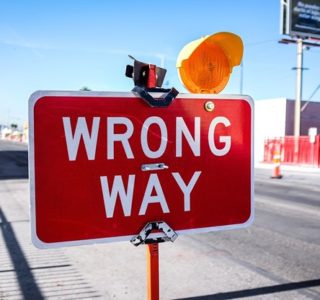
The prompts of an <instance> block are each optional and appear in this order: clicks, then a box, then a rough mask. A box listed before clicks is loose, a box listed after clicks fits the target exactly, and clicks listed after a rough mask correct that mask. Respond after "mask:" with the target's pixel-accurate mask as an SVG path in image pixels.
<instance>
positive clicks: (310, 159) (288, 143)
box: [264, 135, 320, 168]
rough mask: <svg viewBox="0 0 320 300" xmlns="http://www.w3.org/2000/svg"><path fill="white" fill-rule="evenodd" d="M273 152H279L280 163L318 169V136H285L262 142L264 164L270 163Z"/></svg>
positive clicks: (319, 155)
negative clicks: (311, 137) (312, 137)
mask: <svg viewBox="0 0 320 300" xmlns="http://www.w3.org/2000/svg"><path fill="white" fill-rule="evenodd" d="M275 152H280V161H281V163H286V164H297V165H308V166H312V167H317V168H320V135H317V136H316V137H315V138H314V139H310V137H309V136H300V137H298V138H297V139H296V138H295V137H294V136H285V137H279V138H267V139H265V141H264V162H267V163H272V162H273V157H274V154H275Z"/></svg>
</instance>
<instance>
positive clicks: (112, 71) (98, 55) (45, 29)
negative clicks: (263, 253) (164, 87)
mask: <svg viewBox="0 0 320 300" xmlns="http://www.w3.org/2000/svg"><path fill="white" fill-rule="evenodd" d="M279 16H280V3H279V1H278V0H268V1H257V0H242V1H236V0H224V1H221V0H183V1H178V0H176V1H173V0H171V1H169V0H165V1H120V0H118V1H115V0H114V1H113V0H109V1H107V0H105V1H103V0H100V1H99V0H91V1H89V0H68V1H67V0H64V1H62V0H54V1H53V0H47V1H40V0H38V1H35V0H2V1H0V86H1V89H0V124H7V123H13V122H16V123H20V124H21V123H22V122H23V121H26V120H27V111H28V98H29V96H30V94H31V93H32V92H34V91H36V90H79V89H80V88H81V87H83V86H88V87H89V88H91V89H92V90H98V91H129V90H131V89H132V81H131V80H130V79H129V78H126V77H125V76H124V71H125V66H126V65H127V64H129V63H131V60H130V59H129V58H128V56H127V55H128V54H131V55H133V56H134V57H136V58H137V59H139V60H142V61H146V62H149V63H154V64H157V65H161V64H163V65H164V67H165V68H167V70H168V71H167V76H166V80H168V81H169V85H170V86H174V87H176V88H177V89H178V90H179V91H180V92H186V90H185V89H184V88H183V86H182V85H181V83H180V82H179V79H178V73H177V70H176V67H175V64H176V58H177V56H178V54H179V52H180V50H181V49H182V47H183V46H184V45H185V44H186V43H188V42H190V41H192V40H194V39H197V38H199V37H201V36H204V35H207V34H212V33H216V32H219V31H230V32H233V33H236V34H238V35H239V36H240V37H241V38H242V39H243V42H244V59H243V93H244V94H247V95H250V96H252V97H253V98H254V99H255V100H259V99H264V98H276V97H289V98H294V97H295V76H296V74H295V71H293V70H291V69H292V67H295V66H296V46H295V45H283V44H279V43H278V41H279V39H280V38H281V36H280V30H279V28H280V25H279ZM304 66H305V67H307V68H309V70H307V71H305V72H304V82H303V98H304V99H307V98H309V96H310V95H311V94H312V92H313V91H314V90H315V88H316V87H317V85H318V84H320V48H311V49H310V50H308V51H305V55H304ZM240 76H241V72H240V68H239V67H237V68H235V69H234V71H233V73H232V76H231V79H230V81H229V83H228V85H227V87H226V88H225V90H224V91H223V92H222V93H223V94H229V93H232V94H238V93H239V91H240ZM314 99H315V100H316V99H320V92H318V93H317V94H316V95H315V97H314Z"/></svg>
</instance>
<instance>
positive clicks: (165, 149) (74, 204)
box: [29, 91, 253, 248]
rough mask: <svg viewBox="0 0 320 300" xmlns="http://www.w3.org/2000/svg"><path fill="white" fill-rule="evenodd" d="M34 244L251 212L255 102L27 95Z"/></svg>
mask: <svg viewBox="0 0 320 300" xmlns="http://www.w3.org/2000/svg"><path fill="white" fill-rule="evenodd" d="M29 120H30V121H29V122H30V141H29V142H30V147H29V148H30V153H29V167H30V185H31V186H30V192H31V222H32V236H33V242H34V244H35V245H36V246H38V247H42V248H44V247H58V246H67V245H79V244H89V243H98V242H112V241H120V240H130V239H131V238H132V237H133V236H135V235H137V234H138V233H139V232H140V231H141V229H142V228H143V227H144V226H145V225H146V223H148V222H152V221H164V222H166V223H167V224H168V225H169V226H170V227H171V228H172V229H173V230H175V231H176V232H177V234H188V233H197V232H208V231H213V230H223V229H229V228H239V227H242V226H246V225H248V224H250V223H251V222H252V219H253V200H252V199H253V157H252V156H253V144H252V138H253V103H252V100H251V99H250V98H249V97H245V96H220V95H219V96H214V95H190V94H181V95H179V96H178V97H177V98H176V99H175V100H174V101H173V102H172V103H171V105H170V106H169V107H167V108H160V107H158V108H157V107H150V106H149V105H148V104H146V103H145V102H144V101H143V100H141V99H140V98H137V97H136V96H134V95H133V94H131V93H105V92H102V93H94V92H53V91H50V92H46V91H43V92H36V93H34V94H33V95H32V96H31V97H30V100H29Z"/></svg>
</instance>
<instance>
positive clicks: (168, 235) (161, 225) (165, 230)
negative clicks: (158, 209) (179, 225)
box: [130, 221, 178, 246]
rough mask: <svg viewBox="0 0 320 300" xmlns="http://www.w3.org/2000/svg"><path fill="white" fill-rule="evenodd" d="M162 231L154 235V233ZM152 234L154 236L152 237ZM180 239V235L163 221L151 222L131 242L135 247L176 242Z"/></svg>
mask: <svg viewBox="0 0 320 300" xmlns="http://www.w3.org/2000/svg"><path fill="white" fill-rule="evenodd" d="M154 230H156V231H161V232H156V233H153V234H152V231H154ZM151 234H152V236H150V235H151ZM177 237H178V234H177V233H176V232H175V231H174V230H173V229H172V228H171V227H170V226H169V225H168V224H167V223H166V222H163V221H157V222H149V223H147V225H146V226H144V227H143V229H142V230H141V231H140V233H139V234H138V235H137V236H134V237H133V238H132V239H131V240H130V242H131V243H132V244H133V245H134V246H139V245H143V244H154V243H163V242H167V241H170V242H174V241H175V240H176V239H177Z"/></svg>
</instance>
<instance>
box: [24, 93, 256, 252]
mask: <svg viewBox="0 0 320 300" xmlns="http://www.w3.org/2000/svg"><path fill="white" fill-rule="evenodd" d="M45 96H75V97H88V96H91V97H132V98H136V96H135V95H133V94H132V93H130V92H92V91H36V92H34V93H33V94H32V95H31V96H30V98H29V105H28V107H29V182H30V215H31V239H32V243H33V244H34V245H35V246H36V247H37V248H41V249H49V248H60V247H69V246H81V245H90V244H100V243H110V242H120V241H130V240H131V238H132V237H133V235H127V236H119V237H111V238H98V239H86V240H79V241H77V240H75V241H68V242H55V243H46V242H43V241H41V240H40V239H39V238H38V236H37V232H36V211H35V209H36V208H35V166H34V162H35V160H34V107H35V105H36V103H37V101H38V100H40V99H41V98H43V97H45ZM179 98H184V99H185V98H191V99H210V100H215V99H222V100H223V99H228V100H245V101H247V103H248V104H249V105H250V108H251V212H250V217H249V219H248V220H247V221H246V222H244V223H240V224H233V225H224V226H213V227H202V228H196V229H184V230H177V231H176V233H177V234H178V235H185V234H195V233H207V232H213V231H223V230H230V229H239V228H245V227H248V226H250V225H251V224H252V223H253V220H254V151H253V137H254V124H253V123H254V101H253V99H252V98H251V97H250V96H247V95H214V94H179V95H178V97H177V99H179ZM155 221H156V220H155ZM157 221H158V220H157ZM169 225H170V224H169ZM143 226H144V225H143ZM141 229H142V228H141ZM138 233H139V232H137V234H138Z"/></svg>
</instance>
